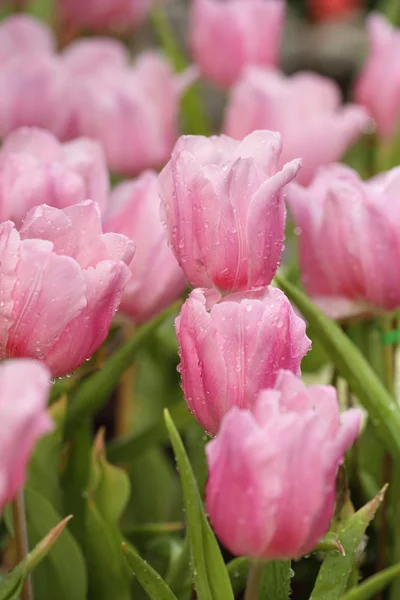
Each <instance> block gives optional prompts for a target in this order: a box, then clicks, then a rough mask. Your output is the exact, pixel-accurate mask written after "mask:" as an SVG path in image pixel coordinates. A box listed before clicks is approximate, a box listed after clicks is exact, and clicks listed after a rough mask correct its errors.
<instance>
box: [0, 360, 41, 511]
mask: <svg viewBox="0 0 400 600" xmlns="http://www.w3.org/2000/svg"><path fill="white" fill-rule="evenodd" d="M49 389H50V373H49V371H48V370H47V368H46V367H45V366H44V365H42V364H40V363H39V362H35V361H33V360H26V359H21V360H10V361H7V362H5V363H3V364H2V365H0V429H1V432H0V514H1V512H2V511H3V508H4V506H5V505H6V504H7V503H8V502H9V501H10V500H11V499H12V498H13V497H14V496H15V495H16V494H17V492H18V491H19V490H20V489H21V488H22V486H23V484H24V481H25V472H26V467H27V463H28V461H29V457H30V454H31V452H32V450H33V447H34V445H35V443H36V441H37V439H38V438H39V437H41V436H42V435H44V434H46V433H48V432H50V431H51V429H52V422H51V419H50V417H49V416H48V414H47V413H46V405H47V395H48V392H49Z"/></svg>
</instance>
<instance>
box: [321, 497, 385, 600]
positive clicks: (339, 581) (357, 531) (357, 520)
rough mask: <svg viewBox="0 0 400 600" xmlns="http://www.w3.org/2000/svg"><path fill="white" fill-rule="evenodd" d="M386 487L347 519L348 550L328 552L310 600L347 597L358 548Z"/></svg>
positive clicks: (345, 537)
mask: <svg viewBox="0 0 400 600" xmlns="http://www.w3.org/2000/svg"><path fill="white" fill-rule="evenodd" d="M385 491H386V487H384V488H383V489H382V491H381V492H379V494H378V495H377V496H375V498H373V499H372V500H371V501H370V502H368V504H366V505H365V506H363V507H362V508H361V509H360V510H359V511H357V512H356V513H354V514H353V515H352V516H351V517H350V518H349V519H348V520H347V521H346V522H345V524H344V526H343V528H342V529H341V530H340V531H339V534H338V535H339V540H340V543H341V545H342V546H343V548H344V552H345V554H344V555H342V554H340V553H336V552H331V553H329V554H328V555H327V556H326V558H325V560H324V562H323V563H322V566H321V568H320V571H319V574H318V578H317V581H316V584H315V587H314V590H313V592H312V594H311V596H310V600H339V598H342V597H343V594H344V592H345V591H346V586H347V582H348V579H349V577H350V573H351V571H352V568H353V566H354V562H355V558H356V553H357V550H358V548H359V546H360V544H361V542H362V539H363V537H364V534H365V530H366V529H367V527H368V524H369V523H370V521H371V520H372V519H373V518H374V515H375V512H376V510H377V509H378V507H379V505H380V503H381V502H382V500H383V497H384V494H385Z"/></svg>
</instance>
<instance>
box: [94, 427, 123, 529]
mask: <svg viewBox="0 0 400 600" xmlns="http://www.w3.org/2000/svg"><path fill="white" fill-rule="evenodd" d="M104 433H105V431H104V429H101V430H100V431H99V432H98V434H97V436H96V439H95V441H94V444H93V453H92V470H93V471H95V473H96V474H95V479H96V481H93V482H92V487H93V492H92V499H93V501H94V503H95V505H96V506H97V508H98V509H99V511H100V514H101V515H102V517H103V519H104V520H105V521H106V523H109V524H110V525H115V526H117V525H118V522H119V519H120V517H121V515H122V513H123V511H124V509H125V507H126V505H127V504H128V501H129V497H130V495H131V486H130V483H129V477H128V475H127V474H126V473H125V471H123V470H122V469H120V468H119V467H115V466H114V465H111V464H110V463H109V462H107V460H106V455H105V445H104Z"/></svg>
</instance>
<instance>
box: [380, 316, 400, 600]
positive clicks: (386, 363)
mask: <svg viewBox="0 0 400 600" xmlns="http://www.w3.org/2000/svg"><path fill="white" fill-rule="evenodd" d="M381 324H382V330H383V336H384V337H383V341H382V355H383V367H384V369H383V380H384V384H385V386H386V388H387V389H388V391H389V392H390V394H391V395H394V377H395V354H396V346H395V344H393V343H387V342H385V337H386V338H387V337H388V334H390V332H391V331H392V330H393V327H396V322H394V320H393V318H392V317H390V316H387V317H383V318H382V322H381ZM383 473H384V479H385V483H386V482H389V481H390V483H391V488H392V489H391V490H390V492H389V494H386V496H385V499H384V501H383V505H382V513H381V530H380V532H379V539H378V559H377V571H378V572H380V571H381V570H382V569H383V568H384V567H385V558H386V554H387V544H388V537H389V535H388V534H389V526H390V524H389V514H388V513H389V505H390V504H391V511H390V512H391V518H392V527H391V529H392V532H393V533H392V535H393V550H392V559H391V562H392V563H393V564H396V563H398V562H399V560H400V527H399V525H398V524H399V523H400V522H399V517H400V515H399V512H400V506H399V501H398V496H397V490H398V485H399V478H398V476H397V475H396V473H395V470H394V469H393V460H392V458H391V457H390V456H389V454H388V453H385V456H384V463H383ZM398 592H399V587H398V580H397V582H395V583H394V585H393V586H392V590H391V598H392V599H393V600H394V599H395V598H398V595H397V594H398ZM381 598H383V593H382V592H379V594H378V595H377V600H380V599H381Z"/></svg>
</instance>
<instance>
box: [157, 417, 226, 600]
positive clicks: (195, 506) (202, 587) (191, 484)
mask: <svg viewBox="0 0 400 600" xmlns="http://www.w3.org/2000/svg"><path fill="white" fill-rule="evenodd" d="M165 423H166V426H167V429H168V433H169V436H170V439H171V443H172V446H173V449H174V453H175V459H176V462H177V465H178V468H179V475H180V478H181V483H182V490H183V498H184V505H185V511H186V524H187V530H188V536H189V546H190V555H191V568H192V575H193V579H194V582H195V587H196V591H197V597H198V598H199V600H218V599H221V600H222V598H224V600H230V599H231V600H233V591H232V586H231V584H230V581H229V575H228V572H227V569H226V566H225V563H224V560H223V558H222V555H221V551H220V549H219V546H218V542H217V540H216V538H215V536H214V534H213V532H212V530H211V527H210V525H209V524H208V521H207V517H206V515H205V513H204V509H203V506H202V502H201V499H200V494H199V490H198V488H197V484H196V479H195V477H194V474H193V471H192V468H191V466H190V462H189V459H188V457H187V454H186V452H185V448H184V446H183V443H182V440H181V438H180V436H179V433H178V430H177V429H176V427H175V425H174V423H173V421H172V419H171V417H170V414H169V412H168V411H167V410H166V411H165Z"/></svg>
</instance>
